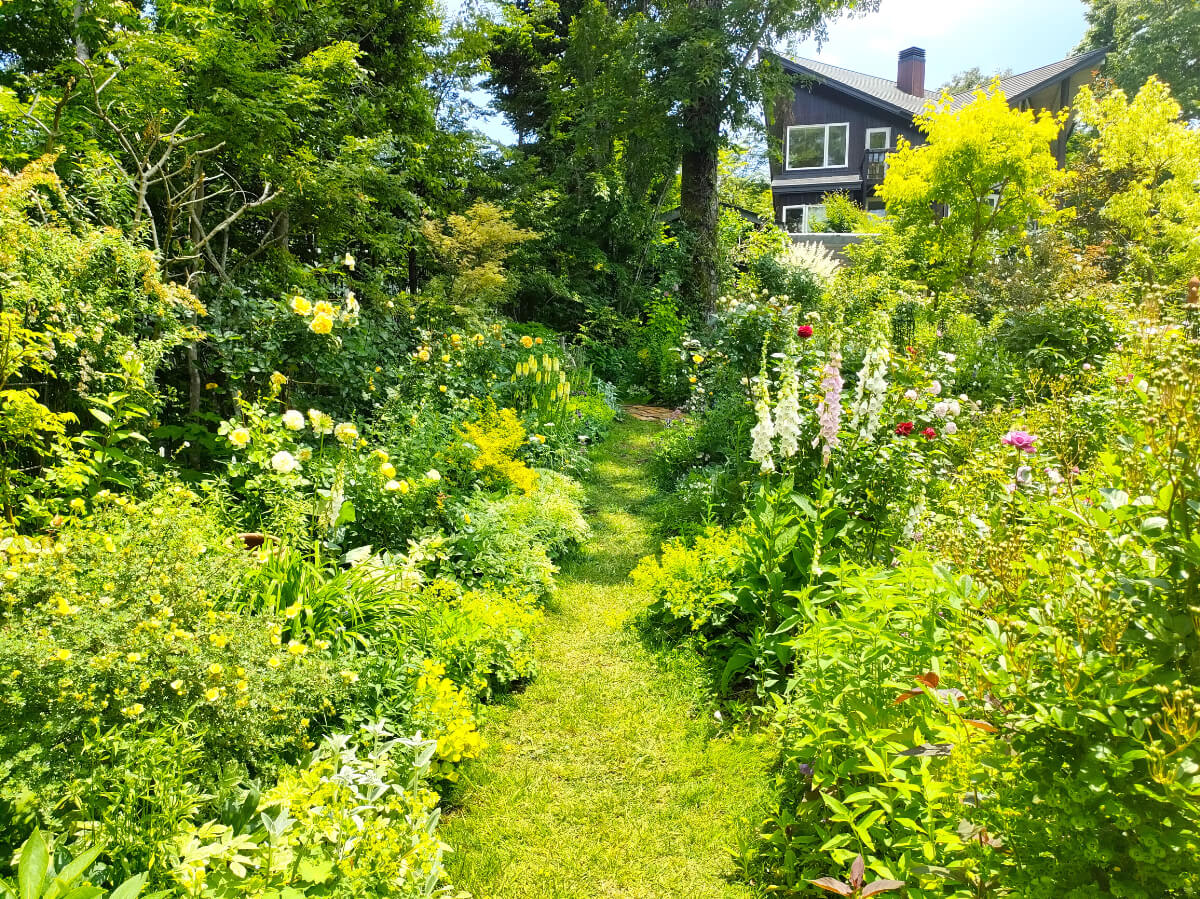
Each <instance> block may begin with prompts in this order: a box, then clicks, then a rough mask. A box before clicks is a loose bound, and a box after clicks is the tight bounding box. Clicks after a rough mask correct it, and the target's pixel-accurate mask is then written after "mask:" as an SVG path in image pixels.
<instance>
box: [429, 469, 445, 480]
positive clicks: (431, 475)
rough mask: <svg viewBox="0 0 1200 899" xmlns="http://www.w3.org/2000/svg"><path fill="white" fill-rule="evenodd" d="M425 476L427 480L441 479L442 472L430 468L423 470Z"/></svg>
mask: <svg viewBox="0 0 1200 899" xmlns="http://www.w3.org/2000/svg"><path fill="white" fill-rule="evenodd" d="M425 478H426V480H429V481H440V480H441V479H442V473H441V472H440V471H438V470H437V469H436V468H431V469H429V471H427V472H425Z"/></svg>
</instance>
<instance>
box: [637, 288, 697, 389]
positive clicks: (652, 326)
mask: <svg viewBox="0 0 1200 899" xmlns="http://www.w3.org/2000/svg"><path fill="white" fill-rule="evenodd" d="M686 331H687V322H686V321H685V320H684V319H683V317H682V316H681V315H680V310H679V301H678V300H677V299H675V298H674V297H672V296H661V297H658V298H656V299H655V300H653V301H652V302H651V303H650V304H649V305H648V306H647V308H646V321H645V323H644V324H643V325H642V326H641V328H639V329H638V331H637V335H636V337H635V340H634V344H633V346H634V356H635V358H636V360H637V373H636V375H635V376H634V377H632V378H630V382H632V384H635V385H637V387H638V388H640V389H643V390H645V391H647V392H648V393H649V395H650V398H651V399H653V400H656V401H659V402H662V403H666V404H669V405H671V404H675V403H678V402H680V401H682V400H683V398H684V397H685V396H687V376H686V374H685V370H684V367H683V365H682V364H681V363H680V356H679V353H680V348H681V347H682V346H683V336H684V334H685V333H686Z"/></svg>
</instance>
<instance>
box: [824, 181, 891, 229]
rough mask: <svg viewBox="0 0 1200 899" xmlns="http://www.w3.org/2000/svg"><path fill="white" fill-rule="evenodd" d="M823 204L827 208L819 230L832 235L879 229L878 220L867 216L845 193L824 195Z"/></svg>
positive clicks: (836, 192) (837, 192) (835, 192)
mask: <svg viewBox="0 0 1200 899" xmlns="http://www.w3.org/2000/svg"><path fill="white" fill-rule="evenodd" d="M821 202H822V203H823V204H824V206H825V221H823V222H821V223H820V226H819V228H818V230H821V231H826V232H829V233H832V234H862V233H863V232H868V231H874V230H875V229H876V228H877V227H878V220H877V219H876V218H874V217H873V216H870V215H867V211H866V210H865V209H863V208H862V207H861V206H859V205H858V203H856V202H854V198H853V197H851V196H850V195H849V194H848V193H846V192H845V191H841V190H839V191H833V192H831V193H827V194H824V195H823V196H822V197H821Z"/></svg>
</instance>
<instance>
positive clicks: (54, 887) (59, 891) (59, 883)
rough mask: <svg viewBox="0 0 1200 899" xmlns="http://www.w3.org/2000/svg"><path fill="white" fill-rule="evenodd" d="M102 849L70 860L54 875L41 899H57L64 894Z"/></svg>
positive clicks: (84, 853) (96, 849)
mask: <svg viewBox="0 0 1200 899" xmlns="http://www.w3.org/2000/svg"><path fill="white" fill-rule="evenodd" d="M102 848H103V847H101V846H96V847H93V848H92V849H89V850H88V851H87V852H82V853H80V854H79V855H78V856H76V857H75V858H74V859H72V860H71V862H70V863H69V864H68V865H67V866H66V867H64V868H63V869H62V870H61V871H59V872H58V874H56V875H55V877H54V882H53V883H52V884H50V887H49V888H48V889H47V890H46V892H45V893H44V894H43V896H42V899H57V897H58V896H60V895H63V894H65V893H66V892H67V890H69V889H70V888H71V886H72V885H73V884H74V883H75V881H77V880H79V878H80V876H81V875H82V874H83V872H85V871H86V870H87V869H88V868H90V867H91V866H92V863H93V862H95V861H96V858H97V857H98V856H99V855H100V850H101V849H102Z"/></svg>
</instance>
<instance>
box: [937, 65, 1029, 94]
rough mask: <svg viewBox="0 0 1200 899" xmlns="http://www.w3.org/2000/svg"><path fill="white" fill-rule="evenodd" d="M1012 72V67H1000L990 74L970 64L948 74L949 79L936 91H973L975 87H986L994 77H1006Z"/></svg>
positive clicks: (955, 92)
mask: <svg viewBox="0 0 1200 899" xmlns="http://www.w3.org/2000/svg"><path fill="white" fill-rule="evenodd" d="M1011 74H1012V69H1001V70H1000V71H998V72H993V73H992V74H991V75H985V74H984V72H983V70H982V69H981V68H979V66H971V68H969V69H963V70H962V71H961V72H955V73H954V74H953V75H951V76H950V80H949V81H947V82H946V83H945V84H943V85H942V86H941V87H939V88H938V91H939V92H941V91H949V92H950V93H952V94H961V93H963V92H965V91H973V90H975V88H977V87H987V86H988V85H989V84H991V83H992V79H994V78H1007V77H1008V76H1009V75H1011Z"/></svg>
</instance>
